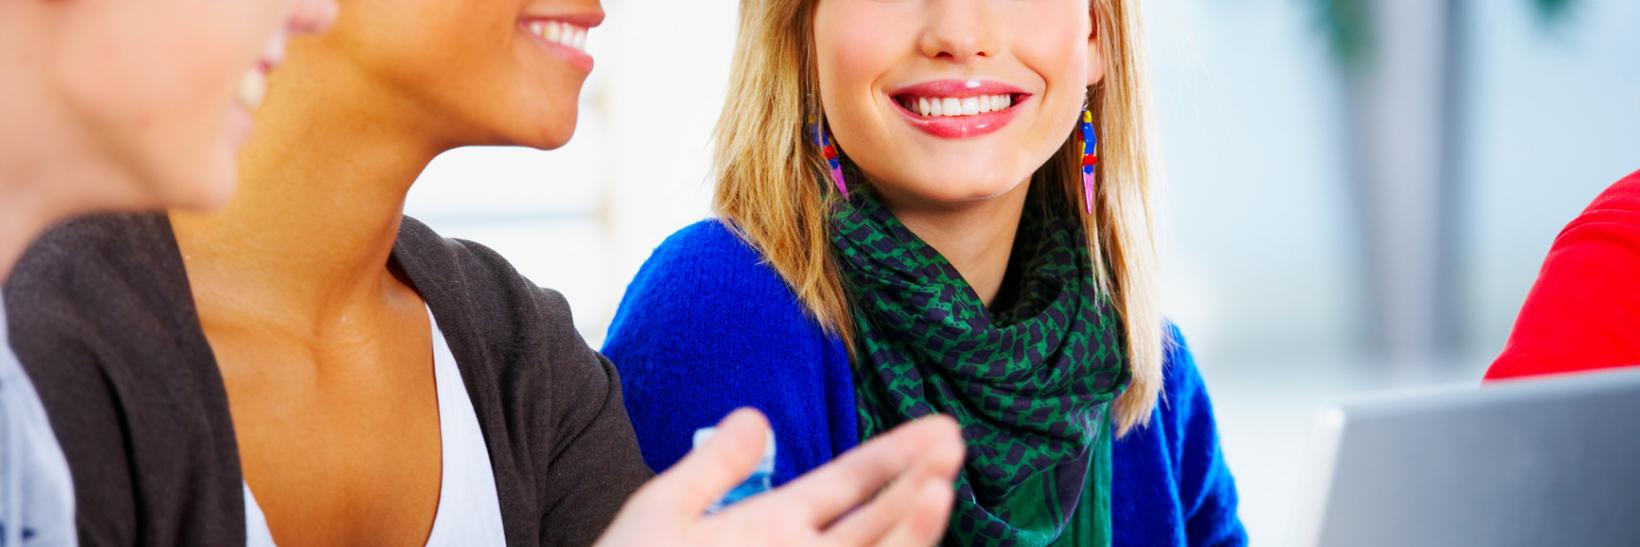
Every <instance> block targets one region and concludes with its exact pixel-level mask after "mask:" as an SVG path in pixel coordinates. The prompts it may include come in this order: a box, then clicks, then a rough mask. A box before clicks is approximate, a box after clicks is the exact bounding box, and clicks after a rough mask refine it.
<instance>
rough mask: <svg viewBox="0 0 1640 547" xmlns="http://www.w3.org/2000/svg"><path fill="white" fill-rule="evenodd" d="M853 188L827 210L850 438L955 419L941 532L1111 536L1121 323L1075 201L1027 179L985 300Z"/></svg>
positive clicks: (952, 540)
mask: <svg viewBox="0 0 1640 547" xmlns="http://www.w3.org/2000/svg"><path fill="white" fill-rule="evenodd" d="M861 190H862V191H860V192H857V193H856V195H854V196H853V199H851V200H849V201H846V202H843V203H841V204H839V205H838V206H837V207H836V209H835V210H834V211H833V213H832V217H831V233H832V236H831V241H832V247H833V252H834V253H835V256H836V258H837V260H838V264H839V266H840V268H841V270H842V277H843V282H844V287H845V288H846V290H847V291H848V294H849V298H850V303H851V304H852V306H853V311H854V327H855V332H856V340H855V386H856V387H855V391H856V395H857V398H858V400H859V417H860V429H861V437H862V438H868V437H870V436H872V435H875V434H877V433H881V432H884V431H887V430H888V429H890V428H893V427H894V426H896V425H899V424H901V423H904V422H907V421H910V420H912V419H915V418H918V417H921V416H926V415H929V414H933V413H943V414H947V415H950V416H952V417H954V418H956V419H957V421H958V422H959V423H960V424H961V425H962V432H963V437H964V439H965V440H966V441H967V444H968V459H967V461H966V462H965V463H964V465H963V469H962V471H961V473H959V474H958V476H957V482H956V489H957V492H956V494H957V497H956V506H955V507H954V508H953V510H952V515H951V526H950V529H949V530H948V531H947V535H946V540H945V541H946V543H948V544H957V545H1049V544H1057V545H1108V544H1109V543H1110V509H1109V494H1110V475H1111V467H1110V465H1111V463H1110V443H1111V422H1110V416H1109V409H1110V402H1111V401H1112V400H1114V399H1115V398H1116V397H1117V396H1118V395H1120V394H1121V393H1122V391H1123V390H1124V389H1126V387H1127V383H1128V379H1129V375H1128V371H1127V367H1126V364H1125V359H1126V358H1125V353H1126V352H1125V351H1124V348H1125V343H1124V340H1125V338H1124V336H1125V334H1124V332H1123V329H1122V324H1121V319H1120V318H1119V317H1118V315H1117V314H1116V312H1115V310H1114V309H1112V308H1111V307H1110V305H1109V301H1108V300H1107V299H1106V298H1105V297H1104V296H1103V295H1102V294H1101V293H1100V292H1099V291H1098V290H1097V288H1096V285H1095V283H1094V276H1093V266H1092V263H1091V261H1090V260H1089V252H1088V248H1087V245H1086V243H1085V240H1084V237H1083V235H1082V234H1083V229H1082V227H1081V223H1080V221H1079V219H1078V218H1077V216H1076V213H1075V210H1074V209H1073V208H1072V206H1071V205H1070V204H1068V203H1066V201H1065V200H1064V199H1053V198H1049V197H1043V196H1040V195H1039V194H1041V193H1040V192H1036V191H1035V190H1033V191H1032V195H1031V197H1030V199H1029V201H1028V205H1027V206H1026V208H1025V209H1026V211H1025V214H1024V216H1023V218H1022V219H1021V221H1020V230H1019V234H1018V237H1017V238H1016V243H1015V245H1014V251H1013V258H1012V260H1011V261H1010V272H1009V274H1008V280H1007V281H1006V282H1005V283H1004V287H1003V291H1002V294H999V295H998V302H1001V303H1002V305H1001V306H999V307H998V309H997V311H996V312H992V311H990V310H987V309H986V306H985V304H984V303H982V302H981V301H980V299H979V297H978V296H977V295H976V294H975V293H974V291H973V289H972V288H970V287H969V286H968V284H967V283H966V282H965V281H964V280H963V278H962V276H961V275H960V274H959V273H958V272H957V270H956V269H955V268H953V267H952V266H951V263H950V262H947V261H946V260H945V257H943V256H941V255H940V254H939V252H938V251H936V250H934V248H933V247H930V246H928V245H927V244H926V243H924V242H923V241H922V240H921V239H919V238H918V237H917V236H916V235H915V234H913V233H911V231H910V230H909V229H907V228H906V227H905V225H904V224H901V223H900V222H899V221H898V220H896V219H895V218H894V216H893V215H892V214H891V213H889V211H888V209H887V208H885V207H883V206H882V204H881V203H880V202H879V201H878V200H877V198H875V197H874V196H872V195H871V192H870V191H869V190H867V189H864V188H862V189H861ZM1048 194H1053V193H1052V192H1048Z"/></svg>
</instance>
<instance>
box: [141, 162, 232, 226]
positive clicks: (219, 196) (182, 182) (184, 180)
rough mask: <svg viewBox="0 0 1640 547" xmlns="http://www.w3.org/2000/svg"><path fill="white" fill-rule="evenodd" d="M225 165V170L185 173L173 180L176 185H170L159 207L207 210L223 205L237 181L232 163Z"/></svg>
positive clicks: (229, 198) (205, 211)
mask: <svg viewBox="0 0 1640 547" xmlns="http://www.w3.org/2000/svg"><path fill="white" fill-rule="evenodd" d="M228 165H229V166H230V167H229V168H226V169H214V170H210V171H202V172H199V173H189V174H188V175H186V176H183V177H179V178H177V179H175V180H176V181H177V184H174V185H172V186H171V188H170V189H171V191H170V192H169V193H168V195H166V196H165V198H164V199H163V203H161V204H160V207H162V208H174V209H181V210H185V211H189V212H194V213H208V212H211V211H215V210H218V209H221V208H223V207H225V206H227V205H228V202H229V201H231V200H232V199H233V195H234V190H236V189H238V182H239V180H238V176H237V175H236V174H235V172H234V170H233V169H232V167H231V166H232V165H233V163H232V162H229V163H228Z"/></svg>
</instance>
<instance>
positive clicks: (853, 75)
mask: <svg viewBox="0 0 1640 547" xmlns="http://www.w3.org/2000/svg"><path fill="white" fill-rule="evenodd" d="M832 6H836V7H832ZM867 7H870V6H867ZM814 31H815V52H816V56H817V59H816V62H817V72H818V73H819V77H820V93H821V99H822V102H823V103H824V107H825V109H826V113H827V116H828V117H834V116H837V117H841V116H846V115H851V113H855V112H858V111H861V110H864V109H866V108H869V105H870V104H871V103H872V102H874V101H875V100H876V99H877V97H876V94H877V91H878V90H876V89H874V85H875V84H876V82H877V80H878V79H879V78H880V77H882V75H884V74H886V73H888V72H889V71H891V70H893V68H894V66H895V64H896V63H897V62H898V61H899V60H900V59H901V58H902V56H903V52H906V51H910V48H911V46H912V45H913V42H914V41H915V40H916V34H915V30H912V29H908V28H906V25H905V24H904V23H902V22H900V21H898V20H897V19H896V18H894V17H891V16H888V14H884V13H882V10H868V9H859V8H858V7H856V6H855V5H854V4H853V3H850V4H843V5H839V4H838V3H836V2H832V3H828V4H822V6H821V8H820V10H819V11H818V12H817V13H816V14H815V29H814Z"/></svg>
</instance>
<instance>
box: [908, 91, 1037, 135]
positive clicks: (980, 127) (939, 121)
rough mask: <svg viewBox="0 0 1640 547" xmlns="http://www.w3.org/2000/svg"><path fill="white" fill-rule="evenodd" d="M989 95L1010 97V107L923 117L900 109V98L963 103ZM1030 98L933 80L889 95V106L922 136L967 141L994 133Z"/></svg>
mask: <svg viewBox="0 0 1640 547" xmlns="http://www.w3.org/2000/svg"><path fill="white" fill-rule="evenodd" d="M989 95H1010V96H1012V97H1013V105H1012V106H1010V107H1009V108H1007V109H1004V110H996V111H991V112H986V113H983V114H975V115H971V116H923V115H922V114H921V113H919V112H913V111H910V110H907V109H906V108H905V107H904V106H903V105H901V99H903V98H911V99H913V101H915V99H917V98H924V97H926V98H928V99H935V98H940V99H944V98H956V99H964V98H968V97H981V96H989ZM1030 97H1031V95H1030V94H1029V93H1026V92H1025V90H1023V89H1020V88H1018V87H1016V86H1012V85H1008V84H1005V83H1001V82H994V81H987V80H935V81H930V82H923V83H920V84H915V85H910V86H906V87H902V88H899V89H896V90H893V91H891V92H889V99H890V102H892V103H894V105H895V106H896V107H897V108H896V110H899V111H900V114H901V117H903V118H904V119H905V120H906V121H907V123H909V124H911V126H912V127H914V128H917V129H918V130H920V131H922V132H924V133H927V134H929V135H932V136H934V137H938V138H942V139H967V138H973V137H979V136H983V135H989V134H991V133H995V132H997V131H998V130H1000V129H1002V128H1003V127H1005V126H1007V125H1008V122H1011V121H1013V119H1014V116H1015V115H1016V114H1018V113H1019V105H1020V103H1022V102H1024V101H1026V100H1027V99H1029V98H1030Z"/></svg>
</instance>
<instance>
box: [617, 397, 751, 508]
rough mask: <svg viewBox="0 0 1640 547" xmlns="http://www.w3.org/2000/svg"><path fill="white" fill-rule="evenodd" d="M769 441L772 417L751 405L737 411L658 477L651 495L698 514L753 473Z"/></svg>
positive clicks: (651, 488)
mask: <svg viewBox="0 0 1640 547" xmlns="http://www.w3.org/2000/svg"><path fill="white" fill-rule="evenodd" d="M768 442H769V421H768V419H766V418H764V417H763V414H762V413H760V412H758V411H756V410H752V409H749V408H743V409H740V410H736V411H734V412H733V413H730V414H729V417H727V418H724V419H723V421H722V422H718V425H717V432H716V433H715V434H713V435H712V438H710V439H707V440H706V442H704V443H702V444H701V445H700V446H697V447H695V449H694V450H692V451H690V452H689V455H687V456H684V458H683V460H681V461H679V462H678V463H677V465H674V466H672V468H671V469H668V470H667V471H666V472H665V473H662V474H661V475H660V476H658V477H655V480H653V481H651V482H650V484H649V487H648V488H647V490H648V492H647V495H649V496H653V497H655V498H657V499H655V500H653V501H655V502H657V503H658V504H660V506H661V507H668V508H676V510H678V511H682V512H684V513H683V514H684V515H686V516H687V517H689V518H693V517H698V516H700V515H701V514H703V513H705V512H706V508H708V507H711V505H712V503H713V502H716V501H717V500H719V499H722V498H723V495H724V494H727V493H728V492H729V490H730V489H732V488H734V487H735V486H738V485H740V483H741V482H744V481H745V480H746V477H749V476H751V474H752V471H754V470H756V469H757V464H758V462H759V461H760V460H761V459H762V458H763V449H764V447H765V446H766V445H767V443H768ZM669 510H670V509H669Z"/></svg>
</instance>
